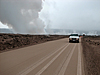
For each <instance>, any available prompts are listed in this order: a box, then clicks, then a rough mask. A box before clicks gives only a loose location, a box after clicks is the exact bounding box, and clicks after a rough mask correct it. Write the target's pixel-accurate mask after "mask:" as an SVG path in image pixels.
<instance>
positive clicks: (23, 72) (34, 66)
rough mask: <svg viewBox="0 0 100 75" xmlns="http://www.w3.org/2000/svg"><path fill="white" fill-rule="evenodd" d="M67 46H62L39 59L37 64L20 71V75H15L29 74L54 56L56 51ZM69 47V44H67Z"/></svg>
mask: <svg viewBox="0 0 100 75" xmlns="http://www.w3.org/2000/svg"><path fill="white" fill-rule="evenodd" d="M66 45H67V44H65V45H64V46H62V47H61V48H59V49H58V50H56V51H55V52H54V53H52V54H50V55H49V56H47V57H46V58H44V57H43V58H42V59H40V60H39V61H38V62H36V63H34V64H32V65H31V66H29V67H27V68H26V69H24V70H23V71H21V72H20V73H18V74H17V75H27V74H28V73H29V72H31V71H32V70H33V69H35V68H36V67H38V66H39V65H40V64H42V63H43V62H44V61H46V60H47V59H49V58H50V57H51V56H53V55H54V54H56V53H57V52H58V51H60V50H61V49H62V48H64V47H65V46H66ZM68 45H69V44H68Z"/></svg>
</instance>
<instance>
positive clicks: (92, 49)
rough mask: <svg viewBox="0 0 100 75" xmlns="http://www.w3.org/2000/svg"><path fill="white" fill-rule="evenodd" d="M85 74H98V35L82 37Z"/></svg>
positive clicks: (99, 40)
mask: <svg viewBox="0 0 100 75" xmlns="http://www.w3.org/2000/svg"><path fill="white" fill-rule="evenodd" d="M82 46H83V56H84V69H85V73H86V75H100V37H84V38H82Z"/></svg>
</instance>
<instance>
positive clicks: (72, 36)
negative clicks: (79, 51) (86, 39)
mask: <svg viewBox="0 0 100 75" xmlns="http://www.w3.org/2000/svg"><path fill="white" fill-rule="evenodd" d="M69 38H79V36H70V37H69Z"/></svg>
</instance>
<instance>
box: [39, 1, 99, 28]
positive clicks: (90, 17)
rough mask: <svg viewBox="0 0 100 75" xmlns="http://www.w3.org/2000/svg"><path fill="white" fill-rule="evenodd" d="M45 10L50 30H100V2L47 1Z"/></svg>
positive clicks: (41, 14)
mask: <svg viewBox="0 0 100 75" xmlns="http://www.w3.org/2000/svg"><path fill="white" fill-rule="evenodd" d="M43 8H44V9H43V10H42V11H41V13H40V17H41V18H42V19H43V20H44V21H45V22H46V24H47V25H49V27H50V28H59V29H78V30H100V0H95V1H94V0H77V1H76V0H46V1H45V3H44V7H43Z"/></svg>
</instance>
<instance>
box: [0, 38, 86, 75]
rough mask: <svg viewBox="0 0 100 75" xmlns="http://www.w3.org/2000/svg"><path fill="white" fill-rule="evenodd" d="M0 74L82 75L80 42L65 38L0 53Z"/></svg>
mask: <svg viewBox="0 0 100 75" xmlns="http://www.w3.org/2000/svg"><path fill="white" fill-rule="evenodd" d="M80 42H81V40H80ZM0 75H84V71H83V56H82V47H81V43H69V42H68V38H65V39H60V40H55V41H49V42H46V43H42V44H37V45H33V46H29V47H24V48H20V49H17V50H11V51H7V52H3V53H0Z"/></svg>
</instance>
